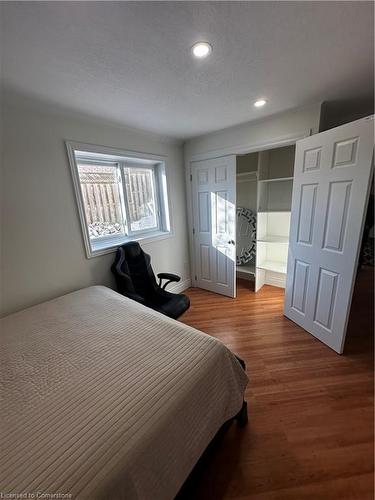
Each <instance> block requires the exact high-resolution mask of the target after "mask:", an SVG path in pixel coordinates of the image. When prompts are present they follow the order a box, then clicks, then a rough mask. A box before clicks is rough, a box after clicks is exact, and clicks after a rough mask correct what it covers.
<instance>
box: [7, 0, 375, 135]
mask: <svg viewBox="0 0 375 500" xmlns="http://www.w3.org/2000/svg"><path fill="white" fill-rule="evenodd" d="M2 7H3V16H2V17H3V34H2V37H3V38H2V40H3V68H2V69H3V71H2V77H3V82H4V84H5V86H6V88H10V89H12V90H15V91H17V92H20V93H26V94H30V95H32V96H33V97H36V98H40V99H44V100H46V101H49V102H53V103H55V104H57V105H60V106H63V107H64V108H67V109H72V110H76V111H79V112H82V113H86V114H90V115H93V116H96V117H102V118H105V119H107V120H108V119H109V120H113V121H116V122H119V123H121V124H124V125H129V126H132V127H137V128H141V129H145V130H150V131H154V132H159V133H161V134H165V135H170V136H172V137H176V138H188V137H192V136H196V135H199V134H202V133H205V132H210V131H213V130H217V129H221V128H225V127H228V126H231V125H234V124H238V123H241V122H246V121H250V120H254V119H258V118H260V117H265V116H268V115H271V114H274V113H277V112H280V111H283V110H286V109H290V108H294V107H298V106H301V105H305V104H310V103H317V102H320V101H322V100H330V99H335V100H337V99H344V98H352V97H353V96H358V97H363V96H367V95H369V94H371V93H372V91H373V55H374V54H373V4H372V2H368V3H367V2H308V1H307V2H35V3H34V2H6V3H3V4H2ZM197 40H207V41H209V42H210V43H211V44H212V45H213V53H212V55H211V57H210V58H209V59H206V60H194V59H193V58H192V57H191V54H190V47H191V45H192V44H193V43H194V42H195V41H197ZM260 96H262V97H263V96H265V97H266V98H267V99H268V100H269V103H268V105H267V106H265V108H262V109H256V108H254V107H253V106H252V102H253V101H254V100H255V99H256V98H258V97H260Z"/></svg>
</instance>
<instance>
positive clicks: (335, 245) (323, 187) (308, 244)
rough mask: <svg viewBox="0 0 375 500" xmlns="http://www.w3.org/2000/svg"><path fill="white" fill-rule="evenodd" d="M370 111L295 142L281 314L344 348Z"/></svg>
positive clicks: (365, 185)
mask: <svg viewBox="0 0 375 500" xmlns="http://www.w3.org/2000/svg"><path fill="white" fill-rule="evenodd" d="M373 137H374V122H373V117H369V118H365V119H361V120H357V121H355V122H352V123H349V124H347V125H342V126H341V127H337V128H334V129H332V130H328V131H326V132H322V133H320V134H317V135H314V136H312V137H308V138H306V139H302V140H301V141H298V142H297V147H296V158H295V169H294V184H293V197H292V216H291V231H290V243H289V256H288V272H287V284H286V298H285V315H286V316H287V317H288V318H290V319H292V320H293V321H295V322H296V323H298V324H299V325H300V326H302V327H303V328H304V329H305V330H307V331H308V332H310V333H311V334H312V335H314V336H315V337H317V338H318V339H319V340H321V341H322V342H324V343H325V344H326V345H328V346H329V347H331V348H332V349H334V350H335V351H337V352H338V353H342V352H343V349H344V342H345V334H346V327H347V320H348V315H349V312H350V305H351V298H352V292H353V286H354V280H355V276H356V270H357V263H358V255H359V250H360V246H361V238H362V232H363V223H364V218H365V211H366V206H367V200H368V193H369V189H370V182H371V176H372V162H373V145H374V143H373Z"/></svg>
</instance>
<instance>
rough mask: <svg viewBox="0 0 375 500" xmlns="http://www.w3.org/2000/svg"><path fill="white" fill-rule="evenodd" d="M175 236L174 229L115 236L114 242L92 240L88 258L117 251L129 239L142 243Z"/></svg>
mask: <svg viewBox="0 0 375 500" xmlns="http://www.w3.org/2000/svg"><path fill="white" fill-rule="evenodd" d="M172 236H173V233H172V231H155V232H153V233H146V234H143V235H139V236H136V235H133V236H124V237H123V238H121V237H118V238H114V240H115V241H113V243H112V242H111V241H108V240H106V241H103V240H102V241H96V242H94V243H91V242H90V247H91V248H90V250H88V251H87V258H88V259H92V258H94V257H99V256H100V255H106V254H109V253H114V252H116V250H117V248H118V247H119V246H121V245H124V244H125V243H128V242H129V241H138V242H140V243H144V244H147V243H152V242H153V241H160V240H165V239H168V238H171V237H172Z"/></svg>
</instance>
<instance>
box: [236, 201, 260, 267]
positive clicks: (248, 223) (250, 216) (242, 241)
mask: <svg viewBox="0 0 375 500" xmlns="http://www.w3.org/2000/svg"><path fill="white" fill-rule="evenodd" d="M256 224H257V218H256V214H255V213H254V212H253V211H252V210H250V209H249V208H243V207H237V235H236V236H237V243H236V245H237V259H236V260H237V265H241V264H247V263H248V262H249V261H250V260H251V259H253V258H254V257H255V251H256Z"/></svg>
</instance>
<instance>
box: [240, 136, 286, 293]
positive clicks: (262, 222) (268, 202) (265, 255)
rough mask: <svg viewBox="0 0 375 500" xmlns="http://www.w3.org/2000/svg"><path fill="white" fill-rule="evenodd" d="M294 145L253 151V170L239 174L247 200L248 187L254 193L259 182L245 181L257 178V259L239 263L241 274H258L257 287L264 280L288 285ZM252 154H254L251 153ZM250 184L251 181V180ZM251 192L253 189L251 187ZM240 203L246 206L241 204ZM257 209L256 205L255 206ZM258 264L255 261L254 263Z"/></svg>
mask: <svg viewBox="0 0 375 500" xmlns="http://www.w3.org/2000/svg"><path fill="white" fill-rule="evenodd" d="M294 150H295V148H294V146H287V147H283V148H277V149H272V150H267V151H260V152H259V153H257V158H256V160H257V161H256V164H255V167H254V163H255V162H254V155H251V164H252V167H251V168H249V170H251V171H249V172H241V173H239V174H237V194H239V196H238V197H237V198H239V199H240V203H241V202H242V200H245V194H246V191H244V190H246V189H249V190H251V193H252V197H254V193H255V186H254V187H252V188H250V187H246V185H243V184H242V182H244V181H245V182H247V181H249V180H253V181H254V180H256V181H257V182H256V208H255V210H256V212H257V242H256V259H255V263H253V262H251V263H250V264H247V265H243V266H237V276H239V277H245V276H246V275H254V274H255V283H256V284H255V290H256V291H257V290H259V289H260V288H261V287H262V286H263V284H272V285H276V286H285V278H286V271H287V260H288V243H289V229H290V211H291V204H292V189H293V170H294ZM249 156H250V155H249ZM247 186H249V184H247ZM249 193H250V191H249ZM240 206H242V205H241V204H240ZM252 209H254V208H252ZM254 264H255V265H254Z"/></svg>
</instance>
